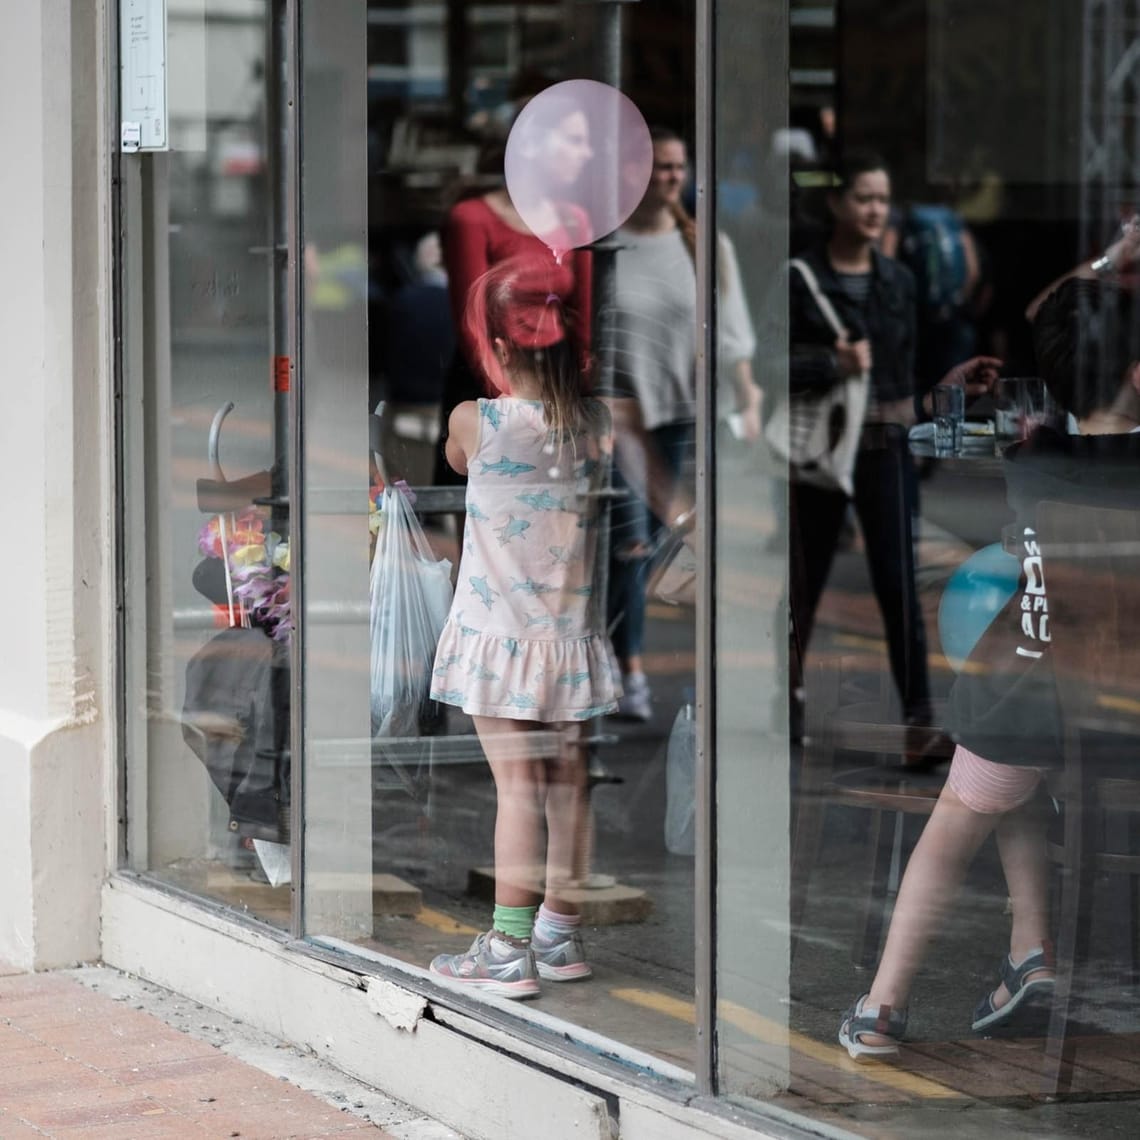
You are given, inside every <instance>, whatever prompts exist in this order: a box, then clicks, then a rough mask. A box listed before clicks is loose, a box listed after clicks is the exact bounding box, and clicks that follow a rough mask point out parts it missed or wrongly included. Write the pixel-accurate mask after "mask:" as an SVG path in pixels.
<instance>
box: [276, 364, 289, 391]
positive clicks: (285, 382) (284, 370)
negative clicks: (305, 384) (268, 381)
mask: <svg viewBox="0 0 1140 1140" xmlns="http://www.w3.org/2000/svg"><path fill="white" fill-rule="evenodd" d="M273 391H274V392H288V391H289V357H287V356H275V357H274V358H273Z"/></svg>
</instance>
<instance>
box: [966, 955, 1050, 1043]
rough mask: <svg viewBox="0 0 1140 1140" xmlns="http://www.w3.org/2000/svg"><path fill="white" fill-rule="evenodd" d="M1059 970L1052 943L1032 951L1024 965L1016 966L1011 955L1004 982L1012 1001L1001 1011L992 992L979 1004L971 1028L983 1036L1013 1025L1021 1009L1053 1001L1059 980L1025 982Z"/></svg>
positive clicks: (1004, 969) (1003, 966)
mask: <svg viewBox="0 0 1140 1140" xmlns="http://www.w3.org/2000/svg"><path fill="white" fill-rule="evenodd" d="M1056 966H1057V962H1056V959H1055V958H1054V956H1053V944H1052V943H1051V942H1046V943H1045V944H1044V945H1043V946H1039V947H1038V948H1037V949H1036V950H1031V951H1030V952H1029V953H1028V954H1026V955H1025V957H1024V958H1023V959H1022V960H1021V961H1020V962H1014V961H1013V959H1012V958H1011V957H1010V956H1009V955H1008V954H1007V955H1006V956H1005V957H1004V958H1003V959H1002V963H1001V980H1002V981H1003V982H1004V983H1005V988H1006V989H1007V990H1008V991H1009V1001H1007V1002H1006V1003H1005V1005H1003V1006H1002V1007H1001V1008H1000V1009H999V1008H998V1007H997V1006H995V1005H994V991H992V990H991V991H990V993H988V994H986V996H985V997H984V998H982V1000H981V1001H980V1002H978V1005H977V1008H976V1009H975V1010H974V1020H973V1023H972V1024H971V1025H970V1028H971V1029H972V1030H973V1031H974V1032H975V1033H983V1032H985V1031H986V1030H987V1029H992V1028H994V1026H997V1025H1001V1024H1002V1023H1003V1022H1006V1021H1009V1020H1010V1019H1011V1018H1012V1017H1013V1016H1014V1014H1015V1013H1016V1012H1017V1010H1018V1009H1019V1008H1020V1007H1021V1006H1023V1005H1032V1004H1033V1003H1034V1002H1035V1001H1036V1000H1037V999H1038V998H1040V997H1044V996H1046V995H1048V996H1049V997H1052V996H1053V989H1054V986H1055V985H1056V983H1057V979H1056V978H1055V977H1049V978H1034V979H1033V980H1032V981H1031V982H1027V981H1026V980H1025V979H1026V978H1027V977H1029V975H1030V974H1035V973H1037V972H1038V971H1039V970H1054V971H1055V970H1056Z"/></svg>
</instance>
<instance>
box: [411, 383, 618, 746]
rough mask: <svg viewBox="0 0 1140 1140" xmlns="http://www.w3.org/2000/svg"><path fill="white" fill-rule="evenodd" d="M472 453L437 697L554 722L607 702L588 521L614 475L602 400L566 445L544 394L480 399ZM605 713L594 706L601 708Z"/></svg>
mask: <svg viewBox="0 0 1140 1140" xmlns="http://www.w3.org/2000/svg"><path fill="white" fill-rule="evenodd" d="M478 406H479V440H478V443H477V445H476V447H475V450H474V451H473V453H472V454H470V455H468V456H467V470H468V480H467V493H466V508H467V522H468V525H467V526H465V527H464V537H463V553H462V556H461V558H460V566H459V574H458V581H459V582H460V583H461V584H462V585H461V587H460V588H459V589H458V590H457V591H456V593H455V596H454V599H453V601H452V609H451V613H450V614H449V615H448V619H447V622H446V623H445V625H444V628H443V632H442V634H441V635H440V640H439V646H438V648H437V651H436V656H435V661H434V664H433V676H432V689H431V694H432V697H433V698H434V699H435V700H437V701H442V702H443V703H445V704H450V705H455V706H457V707H459V708H461V709H463V710H464V711H465V712H467V713H469V714H471V715H473V716H486V717H504V718H509V719H513V720H524V721H534V722H539V723H545V724H555V723H561V722H566V721H573V720H578V719H582V720H586V719H592V718H593V717H594V716H600V715H603V713H604V712H608V711H610V710H612V708H613V707H614V702H615V697H616V695H617V692H618V688H617V679H616V678H615V677H614V674H613V672H612V670H611V668H610V665H609V659H608V654H607V651H606V642H605V638H604V636H603V628H604V619H605V615H604V613H602V612H601V607H600V606H599V598H598V596H597V594H596V591H595V587H594V576H595V570H596V567H595V559H596V554H597V549H598V535H597V528H596V525H595V520H596V518H597V516H598V513H599V509H600V508H599V504H600V502H601V501H602V497H601V496H600V495H599V494H598V492H599V491H601V490H602V489H603V488H604V487H606V486H608V483H609V470H610V460H609V455H610V438H609V434H608V432H609V429H608V426H607V425H608V420H607V419H606V417H605V415H604V413H603V412H602V411H601V410H600V409H596V411H597V414H596V416H594V417H592V418H591V420H590V422H591V424H595V423H596V425H597V426H596V427H591V428H590V429H589V430H583V431H580V432H578V433H577V434H576V435H575V437H574V440H573V451H571V448H570V445H569V444H559V443H558V441H557V440H553V439H552V438H551V436H550V432H549V430H548V429H547V425H546V422H545V413H544V411H543V407H542V404H541V403H540V402H539V401H531V400H521V399H516V398H514V397H510V396H501V397H499V398H498V399H495V400H481V401H479V405H478ZM599 710H600V711H599Z"/></svg>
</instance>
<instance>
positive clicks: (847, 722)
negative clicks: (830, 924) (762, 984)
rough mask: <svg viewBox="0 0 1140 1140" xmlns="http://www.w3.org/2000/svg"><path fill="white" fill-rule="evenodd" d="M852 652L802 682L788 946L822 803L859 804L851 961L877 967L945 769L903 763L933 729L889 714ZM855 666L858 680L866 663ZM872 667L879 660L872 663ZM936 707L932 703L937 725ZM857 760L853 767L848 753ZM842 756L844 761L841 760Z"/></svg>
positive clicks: (795, 930)
mask: <svg viewBox="0 0 1140 1140" xmlns="http://www.w3.org/2000/svg"><path fill="white" fill-rule="evenodd" d="M856 662H859V659H856V658H839V659H834V658H833V659H831V660H826V659H821V660H819V661H817V662H816V663H815V664H814V665H813V666H812V669H811V676H810V679H809V685H808V693H809V702H808V710H809V726H808V727H809V732H808V736H807V738H806V739H805V741H804V744H803V753H802V758H801V760H800V763H799V765H798V787H797V788H796V790H795V791H796V795H795V804H796V808H795V814H794V817H793V835H792V857H791V892H790V893H791V898H790V906H789V912H790V913H789V919H790V923H791V930H792V936H793V940H792V948H793V952H794V950H795V948H796V946H797V944H798V941H799V934H800V933H801V931H802V928H803V920H804V914H805V911H806V907H807V893H808V888H809V886H810V883H811V877H812V872H813V870H814V868H815V864H816V862H817V861H818V858H819V853H820V848H821V844H822V841H823V827H824V817H825V815H826V812H827V808H828V807H829V806H846V807H853V808H858V809H861V810H863V811H866V812H868V813H869V825H868V839H867V848H866V850H867V860H868V872H867V877H866V881H867V895H866V898H865V901H864V904H863V908H862V911H863V917H862V922H861V925H860V929H859V931H858V932H857V934H856V937H855V941H854V944H853V949H852V961H853V962H854V963H855V965H856V966H858V967H860V968H863V969H870V968H871V967H873V966H874V965H875V962H876V960H877V958H878V954H879V944H880V942H881V940H882V935H883V927H884V924H885V919H886V908H887V902H888V899H889V898H890V896H891V895H892V894H893V893H894V891H896V890H897V888H898V878H899V875H901V870H902V867H901V864H902V863H903V862H905V853H906V852H907V851H908V850H909V848H910V847H911V846H913V843H914V842H915V840H916V839H917V829H916V828H908V827H907V821H908V820H914V821H915V822H918V821H920V820H922V819H924V818H925V817H926V816H928V815H930V813H931V811H933V810H934V804H935V801H936V800H937V799H938V793H939V792H940V791H941V790H942V784H943V781H944V778H945V772H944V771H943V770H938V771H934V772H926V771H919V770H915V769H913V768H908V767H907V766H906V764H905V762H904V761H905V757H906V753H907V751H908V749H910V750H912V751H913V750H914V749H915V747H916V746H917V747H919V748H921V747H922V746H924V745H925V744H928V743H933V742H934V741H935V740H936V738H938V737H939V736H940V735H941V734H940V732H939V730H938V729H937V728H929V729H922V728H920V729H916V728H915V727H914V726H913V725H907V724H905V723H903V722H902V720H901V719H900V718H899V717H898V716H897V715H894V714H893V713H892V692H891V680H890V677H889V676H888V675H887V674H885V673H878V675H877V676H876V677H875V679H874V681H873V682H872V684H871V686H870V691H869V690H868V686H867V684H866V681H865V680H859V681H856V680H855V678H854V676H853V674H854V673H855V671H856V670H855V668H853V666H854V665H855V664H856ZM860 663H861V665H862V668H860V669H859V670H858V672H859V673H860V674H861V675H862V677H863V678H865V676H866V673H867V672H868V662H867V661H866V659H863V660H862V661H861V662H860ZM870 669H871V670H877V665H876V664H874V663H870ZM939 713H940V707H937V708H936V709H935V720H936V721H937V719H938V715H939ZM853 753H854V754H857V755H860V756H862V757H865V761H864V762H863V763H859V764H856V763H853V762H851V760H850V756H851V754H853ZM845 761H846V762H845ZM900 827H901V828H903V829H904V830H903V840H904V842H903V844H902V846H901V848H900V859H899V864H900V866H898V867H897V868H896V873H895V874H894V875H892V866H893V864H894V855H895V849H896V843H895V838H896V834H897V832H898V829H899V828H900Z"/></svg>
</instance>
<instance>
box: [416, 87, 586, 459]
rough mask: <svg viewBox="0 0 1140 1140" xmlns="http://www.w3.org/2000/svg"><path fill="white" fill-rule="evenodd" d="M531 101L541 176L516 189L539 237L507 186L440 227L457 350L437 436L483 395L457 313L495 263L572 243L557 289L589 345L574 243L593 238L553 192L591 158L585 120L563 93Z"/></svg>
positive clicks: (532, 143)
mask: <svg viewBox="0 0 1140 1140" xmlns="http://www.w3.org/2000/svg"><path fill="white" fill-rule="evenodd" d="M534 106H535V107H539V106H541V108H542V113H541V114H535V115H532V116H531V117H530V119H529V123H530V129H529V132H528V134H529V137H528V139H527V140H525V146H526V147H527V148H529V149H528V153H530V154H532V156H533V160H534V163H535V168H536V170H537V171H539V172H541V175H542V176H541V177H540V178H536V179H535V181H534V183H533V184H532V187H531V188H528V187H525V186H520V187H519V188H517V189H516V193H528V191H529V193H530V194H531V195H532V197H531V198H530V199H529V200H528V201H527V202H526V203H520V204H521V205H523V206H524V209H526V212H527V216H528V217H530V218H532V219H539V221H538V222H536V229H537V230H538V231H541V232H540V236H536V233H535V231H533V230H532V229H531V228H530V227H529V226H528V225H527V223H526V222H524V221H523V219H522V217H521V215H520V214H519V210H518V207H517V205H516V203H515V202H513V201H512V199H511V196H510V194H508V193H507V191H506V189H505V188H500V189H498V190H492V191H490V192H489V193H486V194H483V195H481V196H479V197H476V198H467V199H464V200H463V201H461V202H458V203H456V205H455V206H453V207H452V209H451V211H450V213H449V214H448V217H447V223H446V226H445V228H444V260H445V262H446V265H447V273H448V281H449V287H450V291H451V306H452V312H453V313H454V316H455V322H456V327H457V328H459V330H460V351H459V352H457V353H456V355H455V359H454V362H453V364H452V367H451V370H450V371H449V373H448V377H447V383H446V385H445V388H444V394H443V407H442V420H441V425H442V428H443V431H442V433H441V434H442V442H443V443H446V436H447V423H448V419H449V417H450V415H451V410H452V409H453V408H454V407H455V406H456V405H457V404H459V403H460V402H461V401H463V400H470V399H475V398H477V397H479V396H481V395H483V394H484V388H483V384H482V382H481V380H480V378H479V370H478V365H477V352H478V347H477V345H476V344H475V343H474V341H473V340H472V338H471V336H470V335H469V334H468V333H466V332H465V331H464V327H463V313H464V310H465V308H466V305H467V297H468V294H469V293H470V290H471V287H472V285H473V284H474V282H475V281H477V280H478V279H479V278H480V277H481V276H482V274H484V273H486V271H487V270H488V269H490V268H491V267H492V266H493V265H497V264H498V263H499V262H501V261H505V260H507V259H508V258H513V257H518V256H521V255H527V256H531V257H539V258H544V259H546V260H548V261H552V260H553V255H552V254H551V252H550V247H554V248H558V249H567V250H572V251H573V252H571V253H568V254H566V255H565V256H564V257H563V259H562V263H563V265H565V266H566V268H567V269H568V270H569V273H568V274H559V275H558V281H559V283H560V284H559V288H562V289H564V290H565V292H564V293H563V294H562V295H561V299H562V300H563V301H564V302H566V304H567V305H568V306H569V308H570V309H571V311H572V312H573V314H574V318H573V319H574V322H575V339H576V341H577V343H578V344H579V345H580V346H581V351H582V352H583V354H585V353H586V352H588V349H589V329H590V290H591V278H590V255H589V254H588V253H587V252H585V251H584V250H582V249H580V248H578V247H580V246H582V245H585V244H587V243H588V242H589V241H590V240H591V239H592V237H593V235H592V234H591V233H590V222H589V219H588V217H587V216H586V213H585V211H584V210H582V209H581V208H580V207H579V206H576V205H574V204H572V203H570V202H567V201H562V200H559V199H557V198H555V197H552V196H551V195H552V194H553V193H554V192H555V191H556V190H557V188H559V187H562V188H565V189H566V190H569V188H570V187H571V186H572V185H573V184H574V183H575V182H576V181H577V180H578V177H579V175H580V174H581V172H582V169H583V167H584V166H585V164H586V163H587V162H589V160H590V158H591V157H592V155H593V152H592V150H591V149H590V136H589V124H588V123H587V121H586V117H585V115H584V114H583V113H582V112H581V111H580V110H578V109H577V108H576V106H575V105H574V104H573V103H571V102H568V101H565V100H560V99H557V98H547V99H543V100H542V101H541V104H534ZM442 459H443V456H442V452H441V454H440V456H439V461H438V462H437V468H436V481H437V482H453V481H454V478H455V477H454V476H453V475H451V474H449V471H450V468H448V467H447V465H446V464H444V463H443V462H442Z"/></svg>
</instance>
